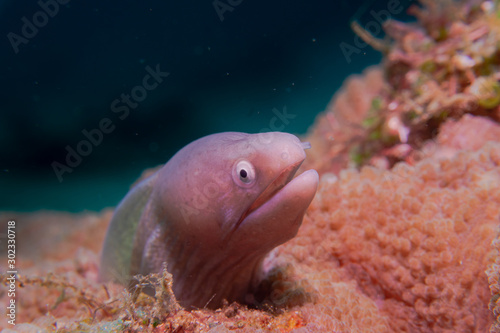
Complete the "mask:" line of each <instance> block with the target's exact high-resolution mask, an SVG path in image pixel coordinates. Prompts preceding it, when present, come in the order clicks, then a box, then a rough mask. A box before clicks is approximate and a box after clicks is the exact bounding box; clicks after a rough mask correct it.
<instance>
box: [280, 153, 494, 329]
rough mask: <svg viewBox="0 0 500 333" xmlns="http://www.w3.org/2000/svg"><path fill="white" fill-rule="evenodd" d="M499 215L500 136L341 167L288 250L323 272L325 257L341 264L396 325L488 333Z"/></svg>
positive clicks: (393, 326)
mask: <svg viewBox="0 0 500 333" xmlns="http://www.w3.org/2000/svg"><path fill="white" fill-rule="evenodd" d="M499 215H500V144H489V145H487V146H486V147H485V148H483V149H481V150H479V151H478V152H476V153H472V152H470V153H465V152H462V153H459V154H458V155H457V156H456V157H455V158H454V159H452V160H440V161H436V160H433V159H426V160H423V161H422V162H420V163H418V164H417V165H416V166H414V167H410V166H408V165H406V164H399V165H397V166H396V167H395V168H394V169H393V170H392V171H384V170H380V169H375V168H373V167H365V168H363V169H362V170H361V171H360V172H358V171H354V170H346V171H342V172H341V173H340V176H339V179H338V180H337V181H332V182H328V181H323V182H322V185H321V187H320V190H319V193H318V195H317V198H316V199H315V201H313V205H312V206H311V207H310V209H309V213H308V219H307V220H306V221H305V224H304V225H303V227H302V228H301V230H300V232H299V235H298V237H297V238H296V239H294V240H292V241H291V242H289V243H288V244H286V245H285V246H284V248H286V249H289V251H290V252H291V253H292V254H293V256H294V257H295V258H296V260H297V261H298V262H301V263H304V265H313V267H315V268H316V269H317V270H318V272H317V274H318V275H319V274H320V273H319V272H321V270H322V267H328V266H327V265H325V262H326V263H330V264H331V265H334V266H336V268H335V269H331V270H330V272H331V273H330V280H331V281H332V285H333V284H335V281H336V280H337V279H338V275H339V274H342V275H343V277H342V279H343V280H350V281H355V282H356V286H357V288H358V289H359V290H360V291H361V293H362V294H363V295H365V296H368V297H369V298H371V299H372V301H373V302H374V303H375V304H377V308H376V309H378V311H380V315H382V316H386V317H387V318H388V321H387V323H388V325H389V326H390V330H391V331H394V332H412V331H418V332H473V331H474V332H484V331H486V330H487V329H488V327H489V325H490V324H491V323H492V318H491V314H490V312H489V310H488V302H489V299H490V293H489V290H488V281H487V278H486V275H485V274H484V272H485V269H486V267H487V265H488V263H489V261H490V260H491V258H490V257H489V256H488V253H489V252H490V243H491V241H492V239H493V238H494V237H495V234H496V232H497V228H498V218H499ZM283 251H286V250H285V249H283ZM340 272H341V273H340ZM323 274H326V275H328V273H326V272H323ZM324 280H329V278H328V277H325V278H324ZM313 281H315V280H314V279H313ZM316 283H317V282H316ZM313 285H314V284H313ZM330 297H331V293H328V294H325V296H323V297H321V296H320V300H319V301H318V303H323V304H324V303H326V304H328V303H329V299H330ZM321 298H322V299H321Z"/></svg>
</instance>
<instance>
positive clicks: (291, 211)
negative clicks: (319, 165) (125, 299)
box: [99, 132, 318, 308]
mask: <svg viewBox="0 0 500 333" xmlns="http://www.w3.org/2000/svg"><path fill="white" fill-rule="evenodd" d="M309 147H310V145H309V144H308V143H302V142H300V140H299V139H298V138H297V137H296V136H294V135H291V134H287V133H281V132H270V133H259V134H246V133H236V132H227V133H218V134H212V135H209V136H206V137H203V138H201V139H198V140H196V141H194V142H192V143H190V144H188V145H187V146H185V147H184V148H182V149H181V150H180V151H179V152H177V153H176V154H175V155H174V156H173V157H172V158H171V159H170V160H169V161H168V162H167V163H166V164H165V165H164V166H163V167H162V168H161V169H160V170H159V171H157V172H156V173H154V174H153V175H152V176H150V177H149V178H147V179H145V180H143V181H142V182H140V183H139V184H138V185H136V186H135V187H133V188H132V190H131V191H130V192H129V193H128V194H127V195H126V197H125V198H124V199H123V200H122V201H121V202H120V204H119V205H118V207H117V209H116V210H115V212H114V215H113V218H112V220H111V222H110V225H109V227H108V231H107V234H106V239H105V241H104V247H103V251H102V254H101V265H100V272H99V277H100V280H101V281H110V280H114V281H118V282H121V283H127V282H128V281H130V279H131V277H132V276H134V275H136V274H143V275H145V274H148V273H152V272H154V273H156V272H160V271H161V270H162V267H163V265H164V263H166V265H167V270H168V271H169V272H170V273H171V274H172V276H173V291H174V294H175V296H176V298H177V300H178V301H179V303H180V304H181V305H182V306H184V307H185V308H203V307H208V308H217V307H220V306H221V305H222V302H223V300H224V299H226V300H227V301H229V302H232V301H239V302H243V303H245V302H246V301H248V300H249V297H250V298H251V293H252V292H253V291H255V288H256V287H257V284H258V283H259V282H260V280H261V279H262V278H263V276H262V275H263V274H264V270H263V267H262V262H263V259H264V257H265V256H266V255H267V254H268V253H269V252H270V251H271V250H272V249H273V248H275V247H276V246H278V245H280V244H283V243H285V242H286V241H288V240H290V239H291V238H293V237H295V235H296V234H297V231H298V229H299V227H300V225H301V223H302V219H303V217H304V214H305V212H306V209H307V207H308V206H309V204H310V203H311V201H312V199H313V197H314V195H315V193H316V190H317V187H318V174H317V172H316V171H315V170H308V171H306V172H304V173H302V174H300V175H299V176H297V177H295V178H294V175H295V173H296V171H297V170H298V168H299V167H300V165H301V164H302V162H303V161H304V159H305V157H306V155H305V152H304V149H307V148H309Z"/></svg>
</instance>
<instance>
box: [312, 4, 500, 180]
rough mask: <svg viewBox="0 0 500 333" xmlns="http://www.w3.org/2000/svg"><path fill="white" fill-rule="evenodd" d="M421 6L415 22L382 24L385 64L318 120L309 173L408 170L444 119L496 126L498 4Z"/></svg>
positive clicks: (499, 106) (348, 88) (499, 98)
mask: <svg viewBox="0 0 500 333" xmlns="http://www.w3.org/2000/svg"><path fill="white" fill-rule="evenodd" d="M420 3H421V5H422V6H416V5H413V6H412V7H411V8H410V13H412V14H414V15H415V16H416V17H417V20H418V22H417V23H402V22H397V21H394V20H389V21H387V22H385V24H384V29H385V31H386V33H387V35H388V36H389V37H391V38H392V44H391V45H390V48H388V50H387V53H386V54H385V57H384V60H383V62H382V64H381V65H380V66H375V67H372V68H369V69H367V70H366V71H365V72H364V74H363V75H362V76H354V77H353V78H350V79H348V80H347V81H346V83H345V84H344V86H343V87H342V88H341V90H340V91H339V92H338V93H337V94H336V95H335V96H334V99H333V101H332V102H331V103H330V105H329V107H328V109H327V110H326V111H325V112H324V113H322V114H320V115H319V116H318V118H317V119H316V123H315V124H314V125H313V126H312V127H311V129H310V131H309V134H308V135H307V137H306V140H308V141H310V142H311V143H312V147H313V148H312V150H311V151H309V152H308V156H310V157H311V158H310V159H309V160H306V162H305V165H304V168H309V167H314V168H316V169H317V170H318V172H320V173H323V172H334V173H336V174H338V173H339V172H340V170H342V169H344V168H346V167H353V166H354V167H360V166H363V165H373V166H377V167H381V168H390V167H392V166H393V165H394V164H395V163H397V162H400V161H406V162H408V163H410V164H411V163H414V162H416V161H417V160H419V159H421V158H422V156H421V155H420V150H421V149H422V147H423V146H429V145H430V144H431V143H432V142H433V141H434V140H435V139H436V136H437V135H438V133H440V131H441V127H442V125H443V124H444V123H445V122H447V121H448V122H449V121H451V120H459V119H460V118H461V117H462V116H463V115H466V114H471V115H474V116H481V117H483V118H487V119H489V120H491V121H492V122H494V123H495V125H497V124H498V121H499V120H500V83H499V81H500V71H499V68H500V50H499V45H500V43H499V40H500V19H499V18H498V17H499V16H498V12H499V7H498V6H499V5H498V2H492V1H484V2H481V1H438V2H433V1H420ZM357 26H358V29H361V28H359V24H358V25H357ZM363 36H364V37H365V38H373V37H367V36H370V35H369V34H367V33H364V34H363ZM369 44H370V45H371V44H377V43H369ZM463 137H466V138H467V140H471V139H472V137H470V136H468V135H467V134H465V135H464V136H463ZM493 139H494V140H495V141H496V140H498V136H496V137H494V138H493ZM479 146H481V145H479Z"/></svg>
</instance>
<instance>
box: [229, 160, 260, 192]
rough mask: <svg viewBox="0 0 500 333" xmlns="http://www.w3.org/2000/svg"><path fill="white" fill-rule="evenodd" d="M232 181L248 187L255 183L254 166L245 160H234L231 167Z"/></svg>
mask: <svg viewBox="0 0 500 333" xmlns="http://www.w3.org/2000/svg"><path fill="white" fill-rule="evenodd" d="M233 181H234V182H235V183H236V185H238V186H241V187H250V186H252V185H253V184H254V183H255V168H254V167H253V165H252V163H250V162H248V161H246V160H240V161H238V162H236V164H235V165H234V167H233Z"/></svg>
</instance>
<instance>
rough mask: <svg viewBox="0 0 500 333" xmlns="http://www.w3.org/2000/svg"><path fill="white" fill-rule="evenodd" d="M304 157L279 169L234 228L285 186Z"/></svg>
mask: <svg viewBox="0 0 500 333" xmlns="http://www.w3.org/2000/svg"><path fill="white" fill-rule="evenodd" d="M304 160H305V158H303V159H301V160H299V161H297V162H295V163H293V164H291V165H289V166H287V167H286V168H284V169H283V171H281V173H280V174H279V175H278V177H276V178H275V179H274V180H273V181H272V182H271V183H270V184H269V185H268V186H267V187H266V188H265V189H264V191H262V192H261V193H260V195H259V196H258V197H257V199H255V201H254V202H253V203H252V204H251V205H250V206H249V207H248V209H247V210H246V211H245V212H243V214H242V215H241V217H240V219H239V220H238V223H236V225H235V228H234V230H236V229H238V227H239V226H240V225H241V223H242V222H243V221H244V220H245V219H246V218H247V216H248V215H250V214H251V213H252V212H254V211H255V210H257V209H258V208H259V207H260V206H262V205H263V204H265V203H266V202H268V201H269V200H270V199H271V198H272V197H273V196H274V195H275V194H276V193H278V192H279V191H280V190H281V189H282V188H283V187H285V186H286V185H287V184H288V183H289V182H290V181H291V180H292V179H293V178H294V176H295V174H296V173H297V170H298V169H299V167H300V165H301V164H302V162H304Z"/></svg>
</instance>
